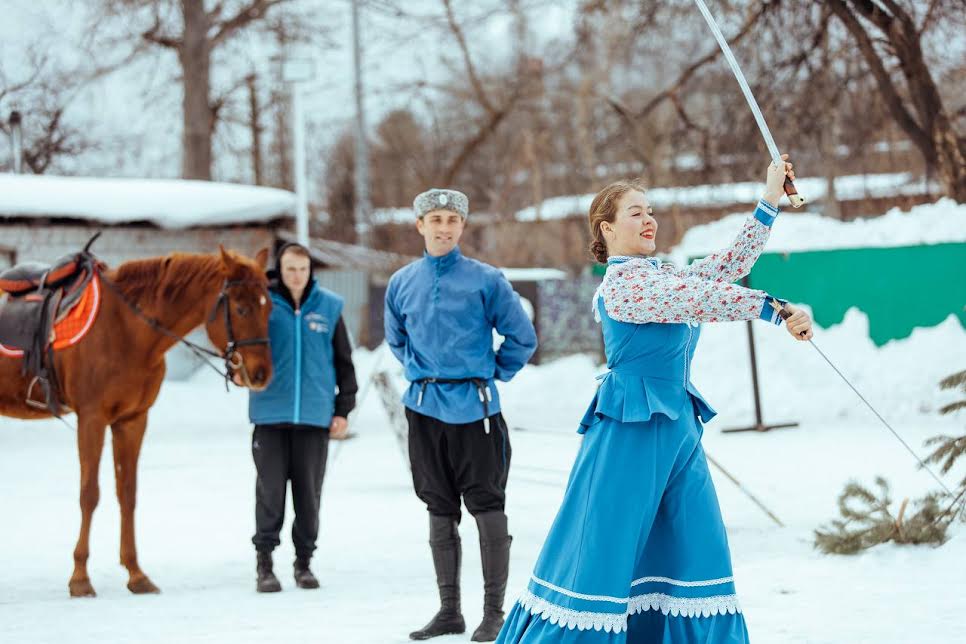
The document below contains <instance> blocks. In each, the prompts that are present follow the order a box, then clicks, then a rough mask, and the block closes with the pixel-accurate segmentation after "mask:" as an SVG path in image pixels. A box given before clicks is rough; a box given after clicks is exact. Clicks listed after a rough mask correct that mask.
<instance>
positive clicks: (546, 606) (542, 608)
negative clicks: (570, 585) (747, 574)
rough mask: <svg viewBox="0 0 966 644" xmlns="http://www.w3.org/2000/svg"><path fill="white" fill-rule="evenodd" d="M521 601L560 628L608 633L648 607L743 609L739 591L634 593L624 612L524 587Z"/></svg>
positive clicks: (695, 612) (678, 612) (674, 611)
mask: <svg viewBox="0 0 966 644" xmlns="http://www.w3.org/2000/svg"><path fill="white" fill-rule="evenodd" d="M518 601H519V602H520V605H521V606H523V608H525V609H526V610H528V611H529V612H530V613H531V614H532V615H535V616H538V617H540V618H542V619H545V620H549V622H550V623H551V624H556V625H558V626H560V627H561V628H569V629H574V628H576V629H578V630H582V631H586V630H591V629H593V630H597V631H600V630H603V631H606V632H609V633H620V632H622V631H625V630H627V618H628V617H629V616H630V615H636V614H637V613H642V612H644V611H647V610H659V611H661V612H662V613H664V614H665V615H673V616H674V617H711V616H712V615H726V614H731V615H734V614H736V613H740V612H741V607H740V606H739V605H738V596H737V595H714V596H711V597H672V596H670V595H665V594H664V593H650V594H647V595H638V596H636V597H631V598H630V599H629V600H628V604H627V610H626V612H623V613H595V612H591V611H580V610H573V609H571V608H564V607H563V606H558V605H557V604H554V603H551V602H548V601H547V600H545V599H543V598H541V597H537V596H536V595H534V594H533V593H531V592H530V591H529V590H525V591H523V594H521V595H520V599H519V600H518Z"/></svg>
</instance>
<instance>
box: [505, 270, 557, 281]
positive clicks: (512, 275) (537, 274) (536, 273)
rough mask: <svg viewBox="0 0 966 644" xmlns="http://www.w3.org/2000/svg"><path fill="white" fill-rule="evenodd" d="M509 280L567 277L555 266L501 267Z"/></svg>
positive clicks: (542, 279)
mask: <svg viewBox="0 0 966 644" xmlns="http://www.w3.org/2000/svg"><path fill="white" fill-rule="evenodd" d="M500 270H501V271H503V275H504V276H505V277H506V278H507V279H508V280H509V281H511V282H542V281H544V280H562V279H567V273H566V272H565V271H561V270H559V269H556V268H501V269H500Z"/></svg>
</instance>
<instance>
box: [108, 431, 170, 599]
mask: <svg viewBox="0 0 966 644" xmlns="http://www.w3.org/2000/svg"><path fill="white" fill-rule="evenodd" d="M147 422H148V415H147V412H144V413H141V414H138V415H137V416H132V417H129V418H125V419H124V420H119V421H117V422H115V423H114V424H112V425H111V436H112V442H113V445H114V480H115V482H116V483H117V502H118V503H119V504H120V506H121V565H122V566H124V567H125V568H127V572H128V575H129V577H128V582H127V588H128V590H130V591H131V592H132V593H136V594H142V593H158V592H161V591H160V590H158V587H157V586H155V585H154V584H153V583H151V580H150V579H148V576H147V575H145V574H144V572H143V571H142V570H141V567H140V566H139V565H138V553H137V547H136V546H135V541H134V506H135V505H136V502H137V489H138V457H139V456H140V454H141V442H142V441H143V440H144V430H145V429H146V427H147Z"/></svg>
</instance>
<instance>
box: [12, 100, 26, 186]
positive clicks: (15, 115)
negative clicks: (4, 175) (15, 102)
mask: <svg viewBox="0 0 966 644" xmlns="http://www.w3.org/2000/svg"><path fill="white" fill-rule="evenodd" d="M22 121H23V119H22V118H21V117H20V112H18V111H17V110H13V111H12V112H10V148H11V150H10V152H11V155H12V156H13V172H14V174H20V173H21V172H22V165H23V127H22Z"/></svg>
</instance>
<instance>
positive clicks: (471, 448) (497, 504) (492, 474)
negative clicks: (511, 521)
mask: <svg viewBox="0 0 966 644" xmlns="http://www.w3.org/2000/svg"><path fill="white" fill-rule="evenodd" d="M406 419H407V420H408V421H409V463H410V466H411V469H412V474H413V487H414V488H415V489H416V496H418V497H419V498H420V500H422V502H423V503H425V504H426V508H427V509H428V510H429V512H430V514H435V515H438V516H450V517H454V518H455V519H456V520H457V521H459V518H460V497H462V499H463V502H464V503H465V504H466V509H467V510H469V511H470V514H473V515H477V514H481V513H483V512H494V511H499V512H502V511H503V509H504V506H505V504H506V483H507V476H508V475H509V473H510V456H511V449H510V436H509V432H508V431H507V426H506V422H504V420H503V415H502V414H494V415H493V416H490V427H491V429H490V433H489V434H487V433H486V432H485V430H484V423H483V421H482V420H478V421H476V422H473V423H461V424H450V423H444V422H443V421H441V420H438V419H436V418H432V417H430V416H424V415H423V414H420V413H418V412H415V411H413V410H411V409H408V408H407V409H406Z"/></svg>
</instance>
